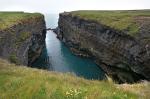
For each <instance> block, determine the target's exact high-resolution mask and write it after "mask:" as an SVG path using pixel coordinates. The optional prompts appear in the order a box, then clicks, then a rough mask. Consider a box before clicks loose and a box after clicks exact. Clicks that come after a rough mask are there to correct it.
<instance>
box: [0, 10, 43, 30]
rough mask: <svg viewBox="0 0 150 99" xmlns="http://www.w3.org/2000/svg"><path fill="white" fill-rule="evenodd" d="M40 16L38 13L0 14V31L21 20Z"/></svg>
mask: <svg viewBox="0 0 150 99" xmlns="http://www.w3.org/2000/svg"><path fill="white" fill-rule="evenodd" d="M38 16H41V14H39V13H24V12H0V30H3V29H6V28H9V27H11V26H13V25H15V24H17V23H20V22H21V20H24V19H30V18H33V17H38Z"/></svg>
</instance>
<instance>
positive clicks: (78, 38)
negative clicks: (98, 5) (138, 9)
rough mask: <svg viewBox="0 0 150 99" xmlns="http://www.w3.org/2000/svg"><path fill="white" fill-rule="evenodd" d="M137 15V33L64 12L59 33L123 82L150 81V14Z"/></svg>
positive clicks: (74, 47) (64, 39)
mask: <svg viewBox="0 0 150 99" xmlns="http://www.w3.org/2000/svg"><path fill="white" fill-rule="evenodd" d="M134 18H135V19H134V20H135V22H136V24H138V26H139V27H138V28H139V31H138V33H136V35H134V36H133V35H129V34H128V33H127V32H128V31H126V30H119V29H115V28H112V27H110V26H107V25H105V24H102V23H100V22H97V21H95V20H89V19H86V18H82V17H80V16H76V15H73V14H72V13H68V12H65V13H61V14H60V17H59V26H58V29H57V35H58V37H59V38H60V39H61V40H62V41H63V42H64V43H65V44H67V45H68V46H69V47H70V48H71V49H72V50H73V52H75V53H76V54H77V55H81V56H86V57H92V58H94V59H95V61H96V63H97V64H98V65H99V66H100V67H101V68H102V69H103V70H104V71H105V72H106V73H107V74H108V75H110V76H112V78H113V79H114V80H117V81H119V82H120V83H122V82H129V83H132V82H135V81H139V80H141V79H147V80H150V40H149V39H150V16H148V15H147V16H136V17H134ZM127 21H128V20H127Z"/></svg>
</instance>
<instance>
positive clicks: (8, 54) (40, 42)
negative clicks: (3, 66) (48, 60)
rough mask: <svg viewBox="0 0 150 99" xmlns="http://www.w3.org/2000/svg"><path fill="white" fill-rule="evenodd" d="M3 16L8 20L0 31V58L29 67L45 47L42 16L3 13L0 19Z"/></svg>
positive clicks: (0, 14) (44, 27)
mask: <svg viewBox="0 0 150 99" xmlns="http://www.w3.org/2000/svg"><path fill="white" fill-rule="evenodd" d="M3 15H5V17H6V19H7V18H8V20H6V21H5V20H4V22H3V24H4V25H6V24H7V22H9V24H8V26H6V27H5V28H1V29H0V57H1V58H4V59H7V60H9V61H10V62H13V63H16V64H23V65H30V64H31V63H32V62H33V61H35V59H36V58H37V57H38V56H39V55H40V53H41V51H42V49H43V47H44V46H45V34H46V32H45V31H44V30H45V29H46V26H45V20H44V16H43V15H41V14H33V13H23V12H18V13H13V12H8V13H4V12H3V13H0V18H1V19H2V16H3ZM11 17H14V18H13V19H11ZM15 18H16V19H15ZM2 20H3V19H2ZM10 24H11V25H10Z"/></svg>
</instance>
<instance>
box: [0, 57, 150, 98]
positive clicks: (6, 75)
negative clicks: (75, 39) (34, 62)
mask: <svg viewBox="0 0 150 99" xmlns="http://www.w3.org/2000/svg"><path fill="white" fill-rule="evenodd" d="M149 93H150V84H149V83H147V84H134V85H128V84H126V85H115V84H114V83H113V82H111V81H96V80H85V79H83V78H78V77H76V76H75V75H72V74H69V73H66V74H62V73H56V72H48V71H44V70H38V69H32V68H27V67H23V66H16V65H14V64H9V63H8V62H7V61H4V60H1V59H0V99H137V98H140V99H141V98H143V99H146V98H147V99H148V97H149V96H150V94H149Z"/></svg>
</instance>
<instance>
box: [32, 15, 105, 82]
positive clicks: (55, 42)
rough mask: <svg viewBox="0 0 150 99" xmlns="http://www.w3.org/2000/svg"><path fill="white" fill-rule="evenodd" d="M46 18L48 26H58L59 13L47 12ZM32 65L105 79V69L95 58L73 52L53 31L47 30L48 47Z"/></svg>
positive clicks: (89, 77)
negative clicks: (84, 56) (82, 56)
mask: <svg viewBox="0 0 150 99" xmlns="http://www.w3.org/2000/svg"><path fill="white" fill-rule="evenodd" d="M45 20H46V25H47V27H48V28H56V27H57V22H58V15H55V14H45ZM32 66H33V67H35V68H41V69H47V70H50V71H57V72H64V73H66V72H70V73H73V74H75V75H77V76H80V77H84V78H86V79H97V80H102V79H105V73H104V71H103V70H102V69H100V67H99V66H97V65H96V64H95V63H94V61H93V60H91V59H87V58H81V57H79V56H75V55H74V54H72V52H71V51H70V50H69V48H68V47H67V46H65V45H64V44H63V43H62V42H61V41H59V39H57V38H56V34H55V33H54V32H53V31H47V35H46V48H44V49H43V52H42V54H41V56H40V57H39V59H37V60H36V61H35V62H34V63H33V64H32Z"/></svg>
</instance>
